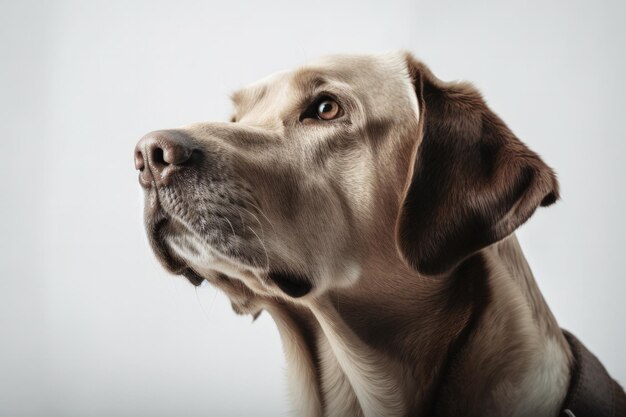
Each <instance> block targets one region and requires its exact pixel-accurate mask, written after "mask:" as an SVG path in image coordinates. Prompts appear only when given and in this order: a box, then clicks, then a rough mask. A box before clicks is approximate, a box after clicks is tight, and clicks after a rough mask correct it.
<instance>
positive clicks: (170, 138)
mask: <svg viewBox="0 0 626 417" xmlns="http://www.w3.org/2000/svg"><path fill="white" fill-rule="evenodd" d="M193 152H194V148H193V143H192V141H191V139H190V138H189V137H188V136H187V135H185V134H184V133H181V132H177V131H175V130H158V131H156V132H151V133H148V134H147V135H146V136H144V137H143V138H141V139H140V140H139V142H137V146H135V168H136V169H137V170H139V183H140V184H141V185H142V186H143V187H145V188H150V187H151V186H152V184H156V186H157V187H162V186H164V185H168V184H169V181H170V179H171V176H172V174H173V173H174V172H176V171H177V170H179V169H180V168H181V167H182V166H184V165H186V164H187V163H188V162H189V160H190V159H191V156H192V154H193Z"/></svg>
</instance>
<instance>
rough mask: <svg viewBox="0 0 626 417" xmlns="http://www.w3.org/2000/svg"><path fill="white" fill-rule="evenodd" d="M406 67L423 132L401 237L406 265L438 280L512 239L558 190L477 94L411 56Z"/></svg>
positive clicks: (402, 216) (401, 215)
mask: <svg viewBox="0 0 626 417" xmlns="http://www.w3.org/2000/svg"><path fill="white" fill-rule="evenodd" d="M407 65H408V68H409V73H410V76H411V77H412V80H413V82H414V85H415V92H416V94H417V100H418V104H419V108H420V123H419V130H420V132H419V133H418V134H417V138H416V139H417V140H418V144H417V146H416V151H415V156H414V158H415V159H414V161H413V166H412V169H411V170H412V172H410V173H409V175H410V178H409V180H408V181H409V182H408V183H407V186H406V192H405V195H404V201H403V202H402V205H401V208H400V212H399V214H398V219H397V223H396V238H397V244H398V249H399V251H400V253H401V255H402V256H403V258H404V259H405V260H406V262H407V263H408V264H409V265H411V266H412V267H413V268H414V269H416V270H417V271H418V272H420V273H423V274H429V275H433V274H440V273H443V272H446V271H449V270H450V269H452V268H454V267H455V266H456V265H458V264H459V263H460V262H461V261H463V260H464V259H465V258H467V257H468V256H470V255H472V254H473V253H475V252H476V251H478V250H480V249H482V248H484V247H486V246H488V245H491V244H492V243H495V242H497V241H498V240H500V239H503V238H504V237H506V236H507V235H509V234H511V233H512V232H513V231H514V230H515V229H516V228H517V227H519V226H520V225H521V224H522V223H524V222H525V221H526V220H527V219H528V218H529V217H530V216H531V215H532V214H533V212H534V211H535V209H536V208H537V207H538V206H540V205H541V206H548V205H550V204H552V203H554V202H555V201H556V200H557V199H558V196H559V189H558V188H559V186H558V182H557V180H556V176H555V174H554V172H553V171H552V170H551V169H550V168H549V167H548V166H547V165H546V164H545V163H544V162H543V161H542V160H541V158H539V156H538V155H537V154H536V153H534V152H533V151H531V150H530V149H528V148H527V147H526V145H524V144H523V143H522V142H521V141H520V140H519V139H518V138H517V137H515V135H514V134H513V133H512V132H511V130H509V128H508V127H507V126H506V125H505V124H504V122H502V120H500V118H499V117H498V116H496V115H495V114H494V113H493V112H492V111H491V110H490V109H489V108H488V107H487V105H486V104H485V102H484V100H483V99H482V97H481V95H480V93H479V92H478V91H477V90H476V89H475V88H474V87H472V86H471V85H469V84H465V83H444V82H442V81H441V80H439V79H437V78H436V77H435V76H434V75H433V74H432V73H431V72H430V70H429V69H428V68H427V67H426V66H425V65H423V64H422V63H420V62H418V61H416V60H415V59H414V58H413V57H412V56H410V55H407ZM420 137H421V141H420Z"/></svg>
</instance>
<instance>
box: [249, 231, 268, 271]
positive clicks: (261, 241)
mask: <svg viewBox="0 0 626 417" xmlns="http://www.w3.org/2000/svg"><path fill="white" fill-rule="evenodd" d="M248 229H250V231H251V232H252V233H254V235H255V236H256V238H257V239H259V242H260V243H261V246H262V247H263V252H265V262H266V264H265V269H267V270H268V271H269V269H270V258H269V256H268V255H267V248H266V247H265V243H263V239H261V238H260V237H259V235H258V234H257V233H256V232H255V231H254V229H253V228H251V227H250V226H248Z"/></svg>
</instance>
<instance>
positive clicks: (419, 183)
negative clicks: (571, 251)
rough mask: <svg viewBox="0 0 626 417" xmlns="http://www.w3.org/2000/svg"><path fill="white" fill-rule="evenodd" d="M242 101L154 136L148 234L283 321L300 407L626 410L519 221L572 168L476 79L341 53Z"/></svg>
mask: <svg viewBox="0 0 626 417" xmlns="http://www.w3.org/2000/svg"><path fill="white" fill-rule="evenodd" d="M232 101H233V103H234V108H235V111H234V114H233V116H232V118H231V120H230V121H229V122H220V123H198V124H192V125H188V126H185V127H182V128H180V129H171V130H160V131H155V132H152V133H149V134H147V135H146V136H144V137H143V138H142V139H141V140H140V141H139V143H138V144H137V146H136V148H135V152H134V155H135V166H136V168H137V169H138V170H139V182H140V184H141V186H142V187H143V188H144V191H145V193H144V194H145V226H146V231H147V235H148V239H149V242H150V245H151V247H152V249H153V251H154V252H155V254H156V256H157V258H158V259H159V261H160V262H161V263H162V264H163V266H164V267H165V268H166V269H167V270H168V271H170V272H171V273H173V274H176V275H183V276H185V277H186V278H187V279H188V280H189V281H190V282H192V283H193V284H195V285H199V284H200V283H201V282H202V281H204V280H207V281H209V282H210V283H211V284H213V285H215V286H216V287H217V288H220V289H221V290H223V291H224V292H225V293H226V294H227V295H228V296H229V298H230V300H231V302H232V306H233V309H234V310H235V311H236V312H237V313H240V314H250V315H252V316H254V317H256V316H257V315H258V314H260V313H261V311H263V310H265V311H267V312H268V313H269V314H270V315H271V316H272V318H273V319H274V320H275V322H276V324H277V326H278V329H279V331H280V334H281V338H282V342H283V345H284V350H285V355H286V359H287V363H288V380H289V384H288V385H289V387H290V389H291V394H292V397H293V404H294V407H295V409H296V415H298V416H311V417H313V416H317V417H320V416H328V417H330V416H362V417H372V416H390V417H391V416H394V417H395V416H459V415H462V416H481V417H485V416H534V417H538V416H557V415H565V416H569V417H571V416H577V417H583V416H585V415H587V416H591V415H593V416H596V415H597V416H600V415H602V416H604V415H607V416H608V415H611V416H615V415H626V414H620V413H626V411H624V410H626V395H625V394H624V391H623V390H622V389H621V387H620V386H619V384H617V383H616V382H615V381H613V380H612V379H611V378H610V377H609V376H608V374H607V373H606V370H604V368H603V367H602V365H601V364H600V363H599V362H598V361H597V359H596V358H595V357H594V356H593V355H592V354H591V353H589V352H588V351H587V350H586V349H585V348H584V346H583V345H582V344H581V343H580V342H579V341H578V340H577V339H576V338H575V337H574V336H573V335H571V334H569V333H567V332H563V331H562V330H561V329H560V327H559V325H558V324H557V321H556V320H555V318H554V316H553V314H552V313H551V312H550V309H549V308H548V306H547V304H546V302H545V300H544V298H543V297H542V295H541V293H540V291H539V289H538V287H537V285H536V283H535V280H534V278H533V275H532V273H531V270H530V268H529V266H528V264H527V262H526V260H525V258H524V255H523V253H522V250H521V248H520V245H519V243H518V241H517V239H516V237H515V234H514V232H515V230H516V229H517V228H518V227H519V226H520V225H521V224H523V223H524V222H525V221H526V220H528V219H529V217H530V216H531V215H532V214H533V213H534V212H535V210H536V209H537V208H538V207H540V206H549V205H551V204H553V203H555V202H556V201H557V199H558V198H559V185H558V181H557V178H556V175H555V173H554V171H553V170H552V169H551V168H550V167H549V166H548V165H546V163H545V162H544V161H543V160H542V159H541V158H540V157H539V156H538V155H537V154H536V153H535V152H533V151H532V150H530V149H529V148H528V147H527V146H526V145H525V144H524V143H522V142H521V141H520V140H519V139H518V138H517V137H516V136H515V135H514V134H513V133H512V132H511V130H510V129H509V128H508V127H507V126H506V125H505V124H504V122H503V121H502V120H501V119H500V118H499V117H498V116H497V115H496V114H495V113H494V112H493V111H492V110H490V108H489V107H488V106H487V105H486V103H485V101H484V100H483V98H482V97H481V95H480V93H479V92H478V91H477V90H476V89H475V88H474V87H473V86H472V85H471V84H468V83H463V82H458V83H449V82H443V81H441V80H439V79H438V78H436V77H435V76H434V75H433V74H432V72H431V71H430V70H429V69H428V67H427V66H426V65H424V64H423V63H422V62H420V61H418V60H417V59H416V58H414V57H413V56H412V55H411V54H410V53H408V52H394V53H388V54H381V55H337V56H330V57H326V58H322V59H320V60H318V61H315V62H313V63H310V64H308V65H306V66H304V67H302V68H299V69H297V70H295V71H286V72H280V73H277V74H274V75H272V76H270V77H268V78H265V79H263V80H261V81H259V82H257V83H254V84H252V85H250V86H248V87H246V88H244V89H242V90H240V91H237V92H236V93H234V94H233V96H232ZM593 378H595V379H594V381H595V382H594V384H593V386H592V387H589V386H588V385H589V384H588V383H587V382H585V381H588V380H590V379H593ZM594 396H595V397H594ZM596 397H599V398H596ZM589 410H592V411H589ZM561 413H562V414H561Z"/></svg>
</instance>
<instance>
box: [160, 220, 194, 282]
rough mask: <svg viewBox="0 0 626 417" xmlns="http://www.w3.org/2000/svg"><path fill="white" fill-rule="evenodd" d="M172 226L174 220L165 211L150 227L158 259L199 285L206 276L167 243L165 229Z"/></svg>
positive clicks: (173, 270) (167, 267)
mask: <svg viewBox="0 0 626 417" xmlns="http://www.w3.org/2000/svg"><path fill="white" fill-rule="evenodd" d="M171 226H172V220H171V219H170V218H168V217H167V216H165V215H164V214H163V213H160V215H159V216H157V220H155V221H154V222H153V223H152V226H151V227H149V229H150V230H151V232H150V233H151V237H150V240H151V241H152V246H153V247H154V251H155V252H156V255H157V259H158V260H159V262H160V263H161V264H162V265H163V267H164V268H165V269H166V270H168V271H169V272H171V273H172V274H174V275H182V276H184V277H185V278H187V280H188V281H189V282H190V283H192V284H193V285H195V286H196V287H197V286H199V285H200V284H202V281H204V278H203V277H202V276H200V275H199V274H198V273H196V272H195V271H194V270H193V269H191V268H190V267H189V266H188V265H186V264H185V263H184V262H182V261H181V260H179V259H178V258H177V257H175V256H173V255H172V253H171V252H170V250H169V249H168V247H167V245H166V244H165V238H164V236H163V234H164V231H165V229H166V228H167V227H171Z"/></svg>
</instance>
